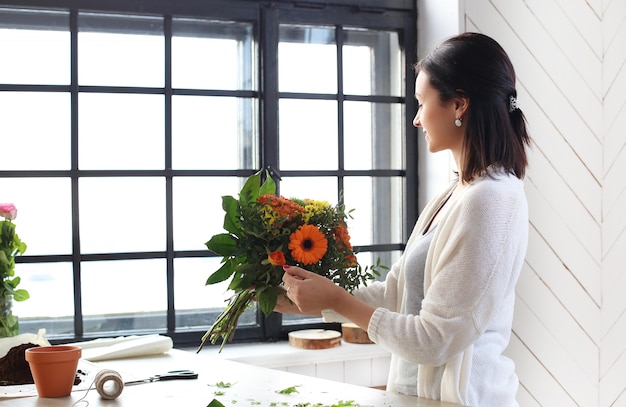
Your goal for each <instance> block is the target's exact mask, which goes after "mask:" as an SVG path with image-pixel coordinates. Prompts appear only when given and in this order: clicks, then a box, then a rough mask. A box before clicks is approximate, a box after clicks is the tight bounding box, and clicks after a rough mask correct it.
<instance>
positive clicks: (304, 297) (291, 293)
mask: <svg viewBox="0 0 626 407" xmlns="http://www.w3.org/2000/svg"><path fill="white" fill-rule="evenodd" d="M283 269H284V270H285V274H284V275H283V283H284V287H285V294H286V296H287V298H288V299H289V300H291V302H292V303H293V304H294V305H295V306H296V307H297V309H298V310H299V311H300V312H301V313H302V314H306V315H320V314H321V311H322V310H324V309H333V308H334V306H335V303H336V301H337V299H338V298H339V297H340V296H341V295H348V293H347V292H346V291H345V290H344V289H343V288H341V287H339V286H337V285H335V283H333V282H332V281H330V280H329V279H327V278H325V277H322V276H320V275H318V274H315V273H312V272H310V271H307V270H304V269H302V268H300V267H295V266H283Z"/></svg>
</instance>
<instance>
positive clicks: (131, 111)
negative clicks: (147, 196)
mask: <svg viewBox="0 0 626 407" xmlns="http://www.w3.org/2000/svg"><path fill="white" fill-rule="evenodd" d="M78 111H79V119H78V124H79V127H78V128H79V143H78V145H79V166H80V169H82V170H95V169H98V170H114V169H126V170H131V169H162V168H164V167H165V159H164V146H165V141H164V129H163V121H164V118H163V114H164V113H163V111H164V108H163V96H160V95H132V94H110V93H81V94H80V96H79V109H78Z"/></svg>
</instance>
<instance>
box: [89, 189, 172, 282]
mask: <svg viewBox="0 0 626 407" xmlns="http://www.w3.org/2000/svg"><path fill="white" fill-rule="evenodd" d="M79 181H80V182H79V205H80V242H81V251H82V252H83V253H128V252H141V251H163V250H165V180H164V179H162V178H147V177H146V178H133V177H128V178H82V179H80V180H79ZM163 278H165V277H163Z"/></svg>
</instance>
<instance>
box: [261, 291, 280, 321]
mask: <svg viewBox="0 0 626 407" xmlns="http://www.w3.org/2000/svg"><path fill="white" fill-rule="evenodd" d="M256 298H257V301H258V303H259V306H260V307H261V311H263V314H265V316H268V315H269V314H271V313H272V311H274V308H275V307H276V303H277V302H278V293H277V292H276V290H274V289H273V288H272V287H264V288H262V289H257V291H256Z"/></svg>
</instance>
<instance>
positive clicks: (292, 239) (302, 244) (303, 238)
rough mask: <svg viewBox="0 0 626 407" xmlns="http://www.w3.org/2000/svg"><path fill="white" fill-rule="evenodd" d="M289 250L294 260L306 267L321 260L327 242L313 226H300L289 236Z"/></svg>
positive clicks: (326, 247)
mask: <svg viewBox="0 0 626 407" xmlns="http://www.w3.org/2000/svg"><path fill="white" fill-rule="evenodd" d="M288 247H289V250H291V255H292V256H293V258H294V260H296V261H298V262H300V263H302V264H304V265H307V264H314V263H317V262H318V261H320V260H321V258H322V257H324V254H326V250H327V249H328V240H326V237H324V234H323V233H322V232H320V231H319V229H318V228H316V227H315V226H313V225H302V226H300V227H298V230H296V231H295V232H293V233H292V234H291V236H289V246H288Z"/></svg>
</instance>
